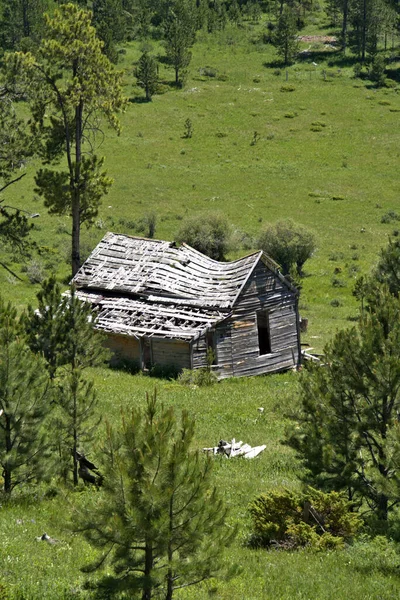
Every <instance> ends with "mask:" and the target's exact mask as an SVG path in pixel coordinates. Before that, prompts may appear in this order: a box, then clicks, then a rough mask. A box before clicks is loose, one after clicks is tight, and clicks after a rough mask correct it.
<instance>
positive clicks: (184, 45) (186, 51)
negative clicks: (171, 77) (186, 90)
mask: <svg viewBox="0 0 400 600" xmlns="http://www.w3.org/2000/svg"><path fill="white" fill-rule="evenodd" d="M195 25H196V19H195V12H194V4H193V2H192V0H176V2H175V4H174V6H173V8H172V9H171V11H170V12H169V15H168V18H167V20H166V23H165V50H166V55H167V59H168V62H169V64H170V65H172V66H173V68H174V70H175V83H176V85H180V86H182V84H183V80H184V77H185V74H186V69H187V68H188V66H189V64H190V61H191V59H192V53H191V52H190V48H191V47H192V46H193V44H194V42H195V39H196V29H195Z"/></svg>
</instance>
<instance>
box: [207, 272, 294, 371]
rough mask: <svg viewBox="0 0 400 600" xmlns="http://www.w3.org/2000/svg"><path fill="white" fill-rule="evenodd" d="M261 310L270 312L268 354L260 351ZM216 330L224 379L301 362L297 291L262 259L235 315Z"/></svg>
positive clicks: (241, 296) (286, 366)
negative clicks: (269, 345) (258, 322)
mask: <svg viewBox="0 0 400 600" xmlns="http://www.w3.org/2000/svg"><path fill="white" fill-rule="evenodd" d="M261 310H266V311H268V319H269V333H270V342H271V352H270V353H268V354H260V348H259V339H258V326H257V312H258V311H261ZM216 332H217V365H218V368H217V374H218V377H220V378H225V377H229V376H232V375H233V376H244V375H259V374H262V373H271V372H275V371H280V370H284V369H289V368H292V367H294V366H297V365H298V364H299V344H298V324H297V308H296V296H295V293H294V292H293V291H291V290H290V289H289V288H288V287H287V286H285V285H284V284H283V283H282V282H281V281H280V279H279V278H278V277H277V276H276V275H275V274H274V273H273V272H271V271H270V270H269V269H267V268H266V267H265V266H264V265H263V264H262V263H261V262H260V263H259V264H258V265H257V267H256V268H255V270H254V272H253V274H252V276H251V277H250V279H249V281H248V282H247V284H246V286H245V287H244V289H243V291H242V293H241V295H240V297H239V298H238V300H237V302H236V304H235V306H234V310H233V313H232V316H231V317H230V319H229V320H227V321H226V322H224V324H223V328H221V331H220V329H219V328H218V327H217V330H216ZM220 333H221V336H220V335H219V334H220Z"/></svg>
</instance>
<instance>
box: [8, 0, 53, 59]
mask: <svg viewBox="0 0 400 600" xmlns="http://www.w3.org/2000/svg"><path fill="white" fill-rule="evenodd" d="M51 4H52V2H51V1H50V0H2V6H1V14H0V28H1V34H0V44H1V47H2V48H4V49H7V50H14V49H17V48H18V49H20V47H21V44H24V45H25V46H26V45H27V44H28V45H29V43H30V44H32V45H34V44H36V43H37V42H38V41H39V40H40V38H41V36H42V34H43V30H44V18H43V13H44V12H45V11H46V10H48V9H49V8H50V7H51Z"/></svg>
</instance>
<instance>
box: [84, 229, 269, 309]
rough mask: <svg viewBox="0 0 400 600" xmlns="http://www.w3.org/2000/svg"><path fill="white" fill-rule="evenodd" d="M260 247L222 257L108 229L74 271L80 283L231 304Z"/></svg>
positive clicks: (215, 304)
mask: <svg viewBox="0 0 400 600" xmlns="http://www.w3.org/2000/svg"><path fill="white" fill-rule="evenodd" d="M259 258H260V252H257V253H255V254H251V255H250V256H246V257H245V258H241V259H239V260H236V261H233V262H227V263H221V262H218V261H215V260H212V259H211V258H208V257H207V256H205V255H204V254H201V253H200V252H197V251H196V250H194V249H193V248H191V247H190V246H187V245H186V244H183V245H182V246H180V247H179V248H176V247H175V245H174V244H171V243H170V242H163V241H158V240H147V239H143V238H135V237H130V236H126V235H117V234H114V233H108V234H107V235H106V236H105V237H104V238H103V240H102V241H101V242H100V243H99V244H98V246H97V247H96V248H95V249H94V251H93V252H92V254H91V255H90V256H89V258H88V259H87V261H86V262H85V264H84V265H83V266H82V267H81V269H80V270H79V271H78V273H77V274H76V275H75V277H74V280H73V281H74V283H75V285H76V286H77V287H78V288H85V289H88V290H103V291H105V290H108V291H112V292H114V293H119V294H131V295H137V296H146V297H149V296H152V297H154V299H156V298H157V299H158V298H160V299H161V298H165V297H167V298H168V299H169V300H170V301H171V300H172V301H173V300H174V299H175V298H176V299H184V300H185V304H186V305H187V306H189V305H191V304H193V305H197V306H203V307H213V308H229V307H231V306H232V304H233V303H234V301H235V299H236V298H237V296H238V294H239V293H240V290H241V289H242V287H243V285H244V284H245V282H246V280H247V276H248V274H249V270H251V268H252V267H254V265H255V264H256V263H257V262H258V260H259Z"/></svg>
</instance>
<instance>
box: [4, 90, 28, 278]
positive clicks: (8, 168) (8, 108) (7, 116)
mask: <svg viewBox="0 0 400 600" xmlns="http://www.w3.org/2000/svg"><path fill="white" fill-rule="evenodd" d="M19 99H20V94H19V93H18V92H16V93H13V92H12V91H8V90H7V89H5V88H3V89H2V90H1V91H0V148H1V152H0V182H1V183H0V194H1V197H0V246H1V247H2V248H4V249H5V250H6V251H7V252H10V251H11V252H12V253H13V255H14V256H17V255H20V256H27V255H28V254H29V251H30V250H31V249H32V243H31V242H30V239H29V232H30V231H31V229H32V227H33V224H32V223H30V222H29V220H28V218H27V217H26V215H25V214H24V212H25V211H24V209H20V208H18V207H14V206H10V205H8V204H7V203H6V197H5V196H4V193H5V191H6V190H7V188H8V187H9V186H10V185H13V184H15V183H17V182H18V181H20V180H21V179H22V178H23V177H25V175H26V172H24V167H25V166H26V163H27V161H28V160H29V158H31V157H32V156H33V155H34V153H35V140H33V139H32V137H31V136H30V135H29V128H28V123H27V120H26V119H23V118H20V117H18V116H17V114H16V111H15V103H16V101H18V100H19ZM21 171H22V172H21ZM0 265H1V266H2V267H3V268H5V269H6V270H8V271H10V272H11V273H12V274H13V275H15V273H13V271H12V270H11V269H10V267H9V266H8V265H7V261H3V260H1V261H0Z"/></svg>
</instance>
